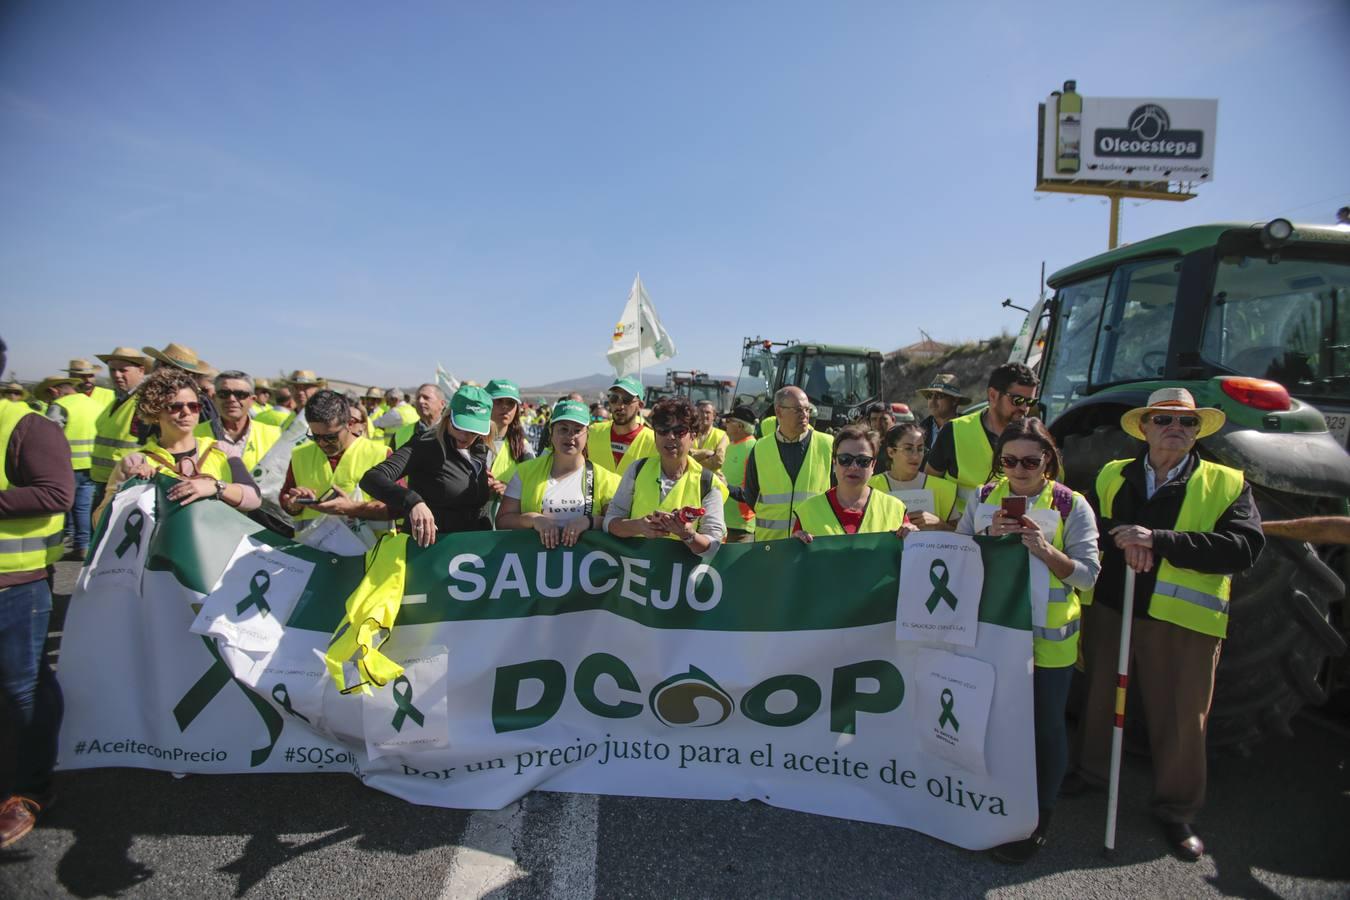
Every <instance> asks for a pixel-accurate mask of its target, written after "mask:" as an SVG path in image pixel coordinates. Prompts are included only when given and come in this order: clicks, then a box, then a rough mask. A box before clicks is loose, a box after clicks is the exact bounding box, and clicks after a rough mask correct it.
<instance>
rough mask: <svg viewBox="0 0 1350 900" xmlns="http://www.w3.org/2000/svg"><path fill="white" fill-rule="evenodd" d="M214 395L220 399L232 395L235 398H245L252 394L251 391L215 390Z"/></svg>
mask: <svg viewBox="0 0 1350 900" xmlns="http://www.w3.org/2000/svg"><path fill="white" fill-rule="evenodd" d="M216 396H217V397H219V398H221V399H222V400H225V399H228V398H230V397H233V398H234V399H236V400H247V399H248V398H249V397H252V396H253V392H252V391H216Z"/></svg>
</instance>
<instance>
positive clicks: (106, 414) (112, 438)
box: [89, 392, 141, 484]
mask: <svg viewBox="0 0 1350 900" xmlns="http://www.w3.org/2000/svg"><path fill="white" fill-rule="evenodd" d="M138 405H139V399H138V398H137V396H136V394H135V392H132V393H131V395H130V396H128V397H127V398H126V399H125V400H123V401H122V402H121V403H120V404H112V403H110V404H108V405H107V406H105V407H104V408H103V411H102V412H100V413H99V414H98V418H97V419H95V420H94V453H93V455H92V456H91V457H90V465H89V477H90V478H92V479H93V480H94V481H97V482H98V483H100V484H107V483H108V478H109V477H110V476H111V475H112V470H113V468H114V467H115V466H116V465H117V463H118V461H119V460H121V459H122V457H124V456H126V455H127V454H128V453H130V452H131V451H132V450H135V449H136V448H137V447H139V446H140V445H141V442H140V441H138V440H136V438H135V437H134V436H133V435H132V433H131V426H132V424H133V423H134V422H135V421H136V407H137V406H138Z"/></svg>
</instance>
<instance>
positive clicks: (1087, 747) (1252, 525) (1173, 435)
mask: <svg viewBox="0 0 1350 900" xmlns="http://www.w3.org/2000/svg"><path fill="white" fill-rule="evenodd" d="M1224 419H1225V417H1224V414H1223V413H1222V412H1221V411H1220V410H1217V409H1211V408H1207V407H1205V408H1197V407H1196V405H1195V398H1194V397H1192V396H1191V393H1190V391H1187V390H1185V389H1184V388H1163V389H1161V390H1157V391H1154V392H1153V393H1152V394H1151V395H1150V396H1149V398H1148V405H1147V406H1143V407H1140V408H1138V409H1132V410H1130V411H1129V412H1127V413H1125V415H1124V416H1122V417H1121V420H1120V427H1121V428H1122V429H1123V430H1124V431H1125V433H1126V434H1129V435H1131V436H1132V437H1135V438H1138V439H1139V440H1142V441H1144V442H1145V443H1146V444H1147V445H1148V446H1147V447H1145V448H1144V450H1143V451H1142V452H1141V453H1140V454H1139V455H1138V456H1136V457H1135V458H1134V459H1119V460H1116V461H1115V462H1110V463H1107V464H1106V465H1105V466H1103V467H1102V470H1101V472H1100V473H1099V474H1098V476H1097V485H1096V490H1095V492H1094V495H1093V496H1092V497H1091V500H1092V503H1093V506H1094V507H1096V509H1097V511H1098V515H1099V517H1100V519H1101V534H1102V570H1101V577H1099V578H1098V579H1097V586H1096V589H1095V591H1093V592H1092V593H1090V594H1088V595H1087V596H1085V597H1084V599H1083V602H1084V606H1085V609H1084V613H1083V634H1084V636H1085V637H1084V640H1083V656H1084V658H1085V660H1086V663H1087V681H1088V689H1087V699H1086V704H1085V711H1084V715H1083V716H1082V717H1081V718H1080V722H1081V723H1082V725H1081V727H1080V731H1079V735H1080V744H1081V752H1080V754H1079V763H1078V766H1079V772H1080V774H1081V776H1082V781H1086V782H1088V783H1104V782H1105V781H1106V779H1107V777H1108V772H1109V769H1110V757H1111V749H1110V748H1111V731H1112V723H1113V716H1112V711H1113V709H1114V695H1115V687H1116V666H1117V661H1118V657H1119V647H1120V624H1121V622H1120V617H1121V610H1122V601H1123V595H1122V590H1123V586H1124V584H1123V583H1124V572H1125V567H1126V566H1129V567H1130V568H1131V569H1133V570H1134V571H1135V573H1136V575H1135V583H1134V584H1135V589H1134V623H1133V636H1132V640H1131V649H1130V659H1131V664H1132V667H1133V670H1134V673H1135V674H1134V676H1133V677H1134V683H1135V684H1136V685H1137V686H1138V688H1139V695H1140V700H1141V702H1142V705H1143V707H1144V720H1145V721H1146V722H1147V723H1148V734H1149V744H1150V749H1151V751H1152V755H1153V799H1152V811H1153V815H1154V816H1155V817H1156V818H1157V819H1158V820H1159V821H1160V822H1161V823H1162V825H1163V828H1164V831H1165V833H1166V835H1167V841H1168V844H1169V845H1170V846H1171V848H1172V850H1173V851H1174V852H1175V853H1176V854H1177V855H1178V856H1179V857H1181V858H1182V859H1184V860H1188V861H1194V860H1197V859H1199V858H1200V857H1201V856H1202V855H1204V852H1205V845H1204V843H1203V842H1202V841H1201V840H1200V836H1199V835H1197V834H1196V833H1195V830H1194V829H1193V828H1192V825H1193V824H1194V822H1195V818H1196V815H1197V814H1198V813H1199V812H1200V808H1201V806H1203V804H1204V801H1205V724H1206V720H1207V718H1208V715H1209V705H1210V701H1211V699H1212V698H1213V696H1214V672H1215V670H1216V669H1217V668H1218V665H1219V650H1220V648H1221V646H1222V644H1223V638H1224V636H1225V635H1226V634H1227V633H1228V605H1229V603H1228V598H1229V590H1230V587H1231V582H1232V576H1233V575H1234V574H1236V573H1238V572H1241V571H1243V570H1245V569H1248V568H1251V566H1252V565H1253V564H1255V562H1256V558H1257V556H1259V555H1260V553H1261V549H1262V548H1263V547H1264V546H1265V542H1266V541H1265V536H1264V535H1263V534H1262V532H1261V516H1260V514H1259V513H1258V512H1257V509H1256V504H1255V502H1253V500H1252V491H1251V487H1250V486H1249V485H1247V484H1246V482H1245V480H1244V479H1243V475H1242V472H1241V471H1239V470H1237V469H1230V468H1228V467H1227V466H1221V465H1218V464H1216V463H1212V462H1209V461H1208V460H1204V459H1201V458H1200V455H1199V454H1198V453H1197V452H1196V451H1195V443H1196V441H1197V440H1199V439H1200V438H1203V437H1207V436H1209V435H1211V434H1213V433H1214V432H1216V431H1218V430H1219V429H1220V428H1222V427H1223V424H1224ZM1088 604H1091V605H1090V606H1089V605H1088ZM1080 786H1081V782H1079V783H1076V784H1071V785H1070V791H1072V790H1073V789H1074V788H1076V787H1080Z"/></svg>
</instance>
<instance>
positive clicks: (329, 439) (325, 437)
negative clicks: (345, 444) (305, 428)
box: [309, 428, 342, 444]
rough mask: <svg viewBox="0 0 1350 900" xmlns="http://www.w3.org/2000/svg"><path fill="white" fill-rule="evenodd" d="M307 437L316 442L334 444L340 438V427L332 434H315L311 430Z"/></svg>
mask: <svg viewBox="0 0 1350 900" xmlns="http://www.w3.org/2000/svg"><path fill="white" fill-rule="evenodd" d="M309 439H310V440H311V441H313V442H314V443H316V444H336V443H338V441H340V440H341V439H342V429H341V428H339V429H338V430H337V431H334V432H333V433H332V434H315V433H314V432H312V431H311V432H310V433H309Z"/></svg>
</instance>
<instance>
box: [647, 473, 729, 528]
mask: <svg viewBox="0 0 1350 900" xmlns="http://www.w3.org/2000/svg"><path fill="white" fill-rule="evenodd" d="M640 466H641V468H639V469H638V471H637V474H636V475H635V476H634V477H633V507H632V509H631V510H630V511H629V513H628V517H629V518H630V519H641V518H642V517H643V516H646V515H648V514H650V513H653V512H656V511H657V510H660V511H661V512H671V513H673V512H678V511H679V510H681V509H683V508H684V507H686V506H692V507H695V508H698V507H701V506H703V495H704V494H706V493H707V492H708V491H710V490H712V489H713V486H714V485H716V486H717V487H718V489H719V490H721V492H722V499H723V500H724V501H725V500H726V490H727V488H726V482H724V481H722V479H720V478H717V477H716V475H715V473H714V472H713V471H712V470H711V469H705V468H703V467H702V466H700V465H699V464H698V462H697V461H695V460H693V459H686V460H685V470H684V474H683V475H681V476H680V479H679V481H676V482H675V484H674V485H673V486H672V487H671V489H670V490H669V491H668V492H667V493H666V495H665V497H662V496H661V461H660V460H659V459H651V460H646V459H644V460H642V462H641V463H640ZM695 527H697V523H696V524H695ZM666 537H667V538H669V539H670V540H672V541H677V540H679V538H677V537H675V535H673V534H668V535H666Z"/></svg>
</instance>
